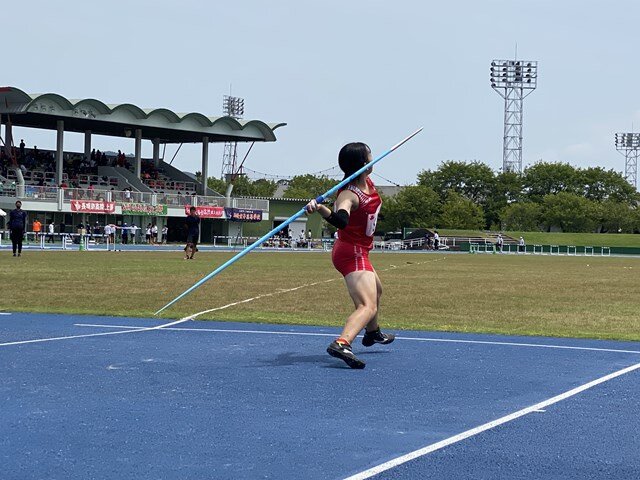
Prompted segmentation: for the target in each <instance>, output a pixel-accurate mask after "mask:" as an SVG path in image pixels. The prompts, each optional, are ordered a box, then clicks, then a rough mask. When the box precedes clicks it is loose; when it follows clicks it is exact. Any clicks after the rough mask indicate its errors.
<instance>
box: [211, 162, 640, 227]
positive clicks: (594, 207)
mask: <svg viewBox="0 0 640 480" xmlns="http://www.w3.org/2000/svg"><path fill="white" fill-rule="evenodd" d="M337 183H338V181H337V180H334V179H331V178H329V177H326V176H320V177H316V176H313V175H299V176H295V177H293V178H292V179H291V180H288V181H287V182H286V188H285V190H284V193H283V197H285V198H300V199H309V198H315V197H317V196H318V195H321V194H323V193H324V192H326V191H327V190H329V189H330V188H331V187H332V186H334V185H336V184H337ZM208 185H209V187H210V188H212V189H213V190H216V191H218V192H220V193H224V192H225V190H226V182H225V181H223V180H218V179H215V178H209V179H208ZM277 188H278V182H276V181H273V180H266V179H260V180H254V181H252V180H251V179H249V178H247V177H244V176H240V177H237V178H236V179H235V180H234V190H233V195H234V196H258V197H271V196H273V194H274V193H275V192H276V189H277ZM639 205H640V195H639V194H638V192H637V191H636V190H635V188H634V187H633V186H632V185H631V184H629V183H628V182H627V181H626V180H625V179H624V178H623V177H622V175H621V174H620V173H619V172H616V171H614V170H605V169H604V168H602V167H588V168H579V167H574V166H572V165H569V164H566V163H546V162H539V163H536V164H534V165H532V166H530V167H528V168H527V169H525V171H524V173H522V174H517V173H514V172H500V173H496V172H494V171H493V170H492V169H491V168H490V167H489V166H488V165H486V164H484V163H480V162H471V163H468V162H458V161H446V162H443V163H442V164H441V165H440V166H439V167H438V168H437V169H435V170H422V171H421V172H420V173H419V174H418V176H417V181H416V184H415V185H409V186H405V187H402V189H401V190H400V192H399V193H398V194H397V195H395V196H394V197H391V198H384V199H383V206H382V211H381V214H380V220H379V224H378V230H379V231H383V232H388V231H395V230H399V229H402V228H403V227H418V228H455V229H491V230H515V231H537V230H542V231H549V230H551V229H554V228H559V229H561V230H562V231H565V232H594V231H598V232H624V233H632V232H639V231H640V208H639Z"/></svg>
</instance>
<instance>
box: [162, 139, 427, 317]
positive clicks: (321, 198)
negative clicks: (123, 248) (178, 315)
mask: <svg viewBox="0 0 640 480" xmlns="http://www.w3.org/2000/svg"><path fill="white" fill-rule="evenodd" d="M421 131H422V127H420V128H419V129H418V130H416V131H415V132H413V133H412V134H411V135H409V136H408V137H407V138H405V139H404V140H402V141H401V142H398V143H396V144H395V145H394V146H393V147H391V148H390V149H389V150H387V151H386V152H384V153H383V154H382V155H380V156H379V157H377V158H376V159H375V160H372V161H371V162H369V163H367V164H366V165H365V166H363V167H362V168H361V169H360V170H357V171H355V172H353V173H352V174H351V175H349V176H348V177H347V178H345V179H344V180H342V181H341V182H340V183H338V184H337V185H336V186H335V187H333V188H331V189H329V190H328V191H327V192H325V193H324V194H323V195H320V196H319V197H318V198H316V202H318V203H322V202H324V200H325V199H326V198H327V197H329V196H331V195H333V194H334V193H335V192H337V191H338V190H339V189H340V188H342V187H344V186H345V185H346V184H347V183H349V182H350V181H351V180H353V179H354V178H356V177H358V176H359V175H360V174H362V173H364V172H365V171H367V170H368V169H370V168H371V167H373V166H374V165H375V164H376V163H378V162H379V161H380V160H382V159H383V158H384V157H386V156H387V155H389V154H390V153H391V152H393V151H394V150H396V149H398V148H399V147H400V146H401V145H403V144H404V143H406V142H408V141H409V140H410V139H412V138H413V137H415V136H416V135H417V134H418V133H420V132H421ZM305 213H306V206H305V207H302V208H301V209H300V210H299V211H298V212H296V213H295V214H294V215H293V216H291V217H290V218H289V219H287V220H285V221H284V222H282V223H281V224H280V225H278V226H277V227H276V228H274V229H273V230H271V231H270V232H269V233H266V234H265V235H263V236H262V237H260V238H259V239H258V240H256V241H255V242H253V243H252V244H251V245H249V246H248V247H246V248H245V249H244V250H242V251H241V252H239V253H238V254H237V255H236V256H235V257H233V258H231V259H229V260H227V261H226V262H225V263H223V264H222V265H220V266H219V267H218V268H216V269H215V270H214V271H213V272H211V273H210V274H209V275H207V276H206V277H204V278H203V279H202V280H199V281H198V282H196V283H195V284H194V285H193V286H192V287H190V288H189V289H187V290H185V291H184V292H182V293H181V294H180V295H178V296H177V297H176V298H174V299H173V300H171V301H170V302H169V303H167V304H166V305H165V306H164V307H162V308H161V309H160V310H158V311H157V312H156V313H154V315H158V314H159V313H160V312H162V311H163V310H165V309H166V308H168V307H170V306H171V305H173V304H174V303H176V302H177V301H178V300H180V299H181V298H182V297H184V296H185V295H187V294H189V293H191V292H192V291H194V290H195V289H196V288H198V287H199V286H200V285H202V284H203V283H204V282H206V281H207V280H210V279H212V278H213V277H215V276H216V275H218V274H219V273H220V272H222V271H223V270H224V269H225V268H227V267H229V266H231V265H232V264H234V263H235V262H237V261H238V260H240V259H241V258H242V257H244V256H245V255H246V254H247V253H249V252H250V251H251V250H253V249H254V248H256V247H257V246H259V245H260V244H262V243H263V242H265V241H266V240H268V239H269V238H271V237H272V236H273V235H275V234H276V233H278V232H279V231H280V230H283V229H284V227H286V226H287V225H289V224H290V223H291V222H293V221H294V220H295V219H297V218H299V217H301V216H302V215H304V214H305Z"/></svg>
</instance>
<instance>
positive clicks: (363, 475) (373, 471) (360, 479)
mask: <svg viewBox="0 0 640 480" xmlns="http://www.w3.org/2000/svg"><path fill="white" fill-rule="evenodd" d="M638 369H640V363H636V364H635V365H631V366H630V367H627V368H623V369H622V370H618V371H616V372H613V373H610V374H609V375H605V376H604V377H600V378H597V379H596V380H593V381H591V382H589V383H585V384H584V385H581V386H579V387H576V388H574V389H571V390H568V391H566V392H564V393H561V394H560V395H556V396H555V397H551V398H549V399H547V400H544V401H542V402H540V403H536V404H535V405H531V406H530V407H526V408H523V409H522V410H518V411H517V412H513V413H511V414H509V415H506V416H504V417H501V418H498V419H497V420H493V421H491V422H488V423H485V424H484V425H480V426H478V427H475V428H472V429H471V430H467V431H466V432H462V433H459V434H458V435H454V436H453V437H449V438H447V439H445V440H442V441H440V442H437V443H433V444H431V445H427V446H426V447H423V448H420V449H419V450H414V451H413V452H410V453H407V454H406V455H402V456H400V457H397V458H394V459H392V460H389V461H388V462H385V463H382V464H380V465H377V466H375V467H373V468H370V469H368V470H365V471H363V472H360V473H357V474H355V475H352V476H350V477H347V478H345V480H365V479H367V478H371V477H373V476H375V475H378V474H380V473H382V472H385V471H387V470H390V469H392V468H394V467H397V466H398V465H402V464H403V463H407V462H409V461H411V460H414V459H416V458H419V457H423V456H425V455H427V454H429V453H432V452H435V451H436V450H440V449H442V448H445V447H448V446H449V445H453V444H454V443H458V442H461V441H462V440H466V439H467V438H469V437H473V436H475V435H478V434H479V433H482V432H485V431H487V430H491V429H492V428H495V427H498V426H500V425H503V424H505V423H508V422H511V421H513V420H516V419H518V418H520V417H523V416H525V415H527V414H529V413H532V412H535V411H538V410H543V409H545V408H546V407H548V406H549V405H553V404H554V403H558V402H561V401H562V400H566V399H567V398H569V397H573V396H574V395H577V394H579V393H582V392H584V391H585V390H588V389H590V388H593V387H595V386H597V385H600V384H601V383H604V382H608V381H609V380H612V379H614V378H616V377H619V376H621V375H624V374H626V373H630V372H633V371H634V370H638Z"/></svg>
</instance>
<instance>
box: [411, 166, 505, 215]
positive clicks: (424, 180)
mask: <svg viewBox="0 0 640 480" xmlns="http://www.w3.org/2000/svg"><path fill="white" fill-rule="evenodd" d="M418 184H419V185H425V186H427V187H431V188H432V189H433V190H434V191H435V192H436V193H437V194H438V195H440V198H441V200H443V201H444V200H445V199H446V197H447V195H448V193H449V192H450V191H454V192H457V193H459V194H461V195H463V196H465V197H466V198H468V199H469V200H472V201H473V202H475V203H478V204H481V205H482V204H485V203H486V201H487V200H488V199H489V197H490V196H491V193H492V191H493V189H494V186H495V175H494V173H493V170H491V168H490V167H489V166H488V165H485V164H484V163H480V162H470V163H466V162H456V161H453V160H448V161H446V162H443V163H442V164H441V165H440V167H438V169H437V170H435V171H433V172H432V171H431V170H423V171H422V172H420V173H419V174H418Z"/></svg>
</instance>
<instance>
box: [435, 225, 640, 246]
mask: <svg viewBox="0 0 640 480" xmlns="http://www.w3.org/2000/svg"><path fill="white" fill-rule="evenodd" d="M438 233H439V234H440V236H441V237H447V236H456V237H488V235H487V233H486V232H484V231H481V230H446V229H445V230H438ZM496 233H498V232H496ZM502 233H503V234H505V235H509V236H510V237H513V238H515V239H517V238H519V237H521V236H522V237H523V238H524V240H525V242H527V244H528V245H534V244H535V245H575V246H590V247H636V248H638V247H640V235H638V234H631V233H561V232H511V231H505V232H502Z"/></svg>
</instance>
